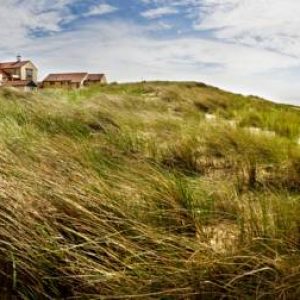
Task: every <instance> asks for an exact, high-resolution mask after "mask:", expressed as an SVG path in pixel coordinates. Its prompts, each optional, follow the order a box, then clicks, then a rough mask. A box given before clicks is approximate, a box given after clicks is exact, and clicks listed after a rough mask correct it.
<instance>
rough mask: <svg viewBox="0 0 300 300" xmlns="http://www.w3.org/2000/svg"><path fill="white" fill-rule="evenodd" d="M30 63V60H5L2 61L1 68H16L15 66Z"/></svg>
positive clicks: (18, 66)
mask: <svg viewBox="0 0 300 300" xmlns="http://www.w3.org/2000/svg"><path fill="white" fill-rule="evenodd" d="M27 63H29V60H24V61H14V62H4V63H0V69H15V68H21V67H23V66H24V65H26V64H27Z"/></svg>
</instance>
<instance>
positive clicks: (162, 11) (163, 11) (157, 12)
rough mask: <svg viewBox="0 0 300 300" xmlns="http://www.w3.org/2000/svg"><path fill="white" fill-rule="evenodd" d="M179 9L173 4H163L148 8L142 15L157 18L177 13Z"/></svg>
mask: <svg viewBox="0 0 300 300" xmlns="http://www.w3.org/2000/svg"><path fill="white" fill-rule="evenodd" d="M178 12H179V11H178V10H177V9H176V8H174V7H172V6H163V7H158V8H153V9H149V10H146V11H144V12H142V13H141V15H142V16H143V17H145V18H147V19H157V18H161V17H163V16H167V15H174V14H177V13H178Z"/></svg>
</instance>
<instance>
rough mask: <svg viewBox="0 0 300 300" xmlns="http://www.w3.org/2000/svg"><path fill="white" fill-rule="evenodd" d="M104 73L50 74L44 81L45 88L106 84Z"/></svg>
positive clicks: (74, 87) (72, 87) (71, 87)
mask: <svg viewBox="0 0 300 300" xmlns="http://www.w3.org/2000/svg"><path fill="white" fill-rule="evenodd" d="M106 83H107V80H106V76H105V75H104V74H88V73H60V74H50V75H48V76H47V77H46V78H45V79H44V80H43V82H42V87H43V88H67V89H79V88H82V87H84V86H91V85H95V84H106Z"/></svg>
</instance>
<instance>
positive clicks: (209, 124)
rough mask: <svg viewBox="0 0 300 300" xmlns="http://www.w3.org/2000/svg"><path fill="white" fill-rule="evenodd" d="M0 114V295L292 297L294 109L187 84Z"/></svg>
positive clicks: (125, 88) (25, 101) (41, 102)
mask: <svg viewBox="0 0 300 300" xmlns="http://www.w3.org/2000/svg"><path fill="white" fill-rule="evenodd" d="M0 106H1V110H0V149H1V157H0V220H1V225H2V226H1V229H0V266H1V267H0V281H1V286H0V298H1V299H132V298H136V299H200V298H201V299H298V298H299V297H300V285H299V282H300V248H299V247H300V246H299V245H300V244H299V242H300V232H299V228H300V222H299V213H300V194H299V192H300V191H299V186H300V148H299V145H298V144H297V142H296V141H297V135H298V129H297V126H298V121H299V110H298V109H296V108H292V107H286V106H283V105H275V104H272V103H271V102H267V101H264V100H262V99H259V98H256V97H244V96H241V95H234V94H231V93H227V92H224V91H221V90H219V89H216V88H213V87H210V86H207V85H204V84H199V83H193V82H188V83H176V82H161V83H160V82H149V83H148V82H142V83H137V84H118V85H106V86H94V87H91V88H86V89H83V90H80V91H64V90H60V91H51V90H47V91H42V92H40V93H37V94H32V95H31V94H25V93H21V92H18V91H14V90H12V89H7V90H6V89H1V90H0ZM205 113H209V114H213V115H216V118H214V119H213V121H212V120H206V119H205V117H204V116H205ZM281 114H282V116H281ZM285 117H287V118H288V119H289V120H290V122H287V121H284V120H283V119H284V118H285ZM281 121H282V122H281ZM254 128H256V129H254Z"/></svg>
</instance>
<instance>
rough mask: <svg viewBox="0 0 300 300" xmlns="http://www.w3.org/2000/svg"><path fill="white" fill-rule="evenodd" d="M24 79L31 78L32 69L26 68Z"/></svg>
mask: <svg viewBox="0 0 300 300" xmlns="http://www.w3.org/2000/svg"><path fill="white" fill-rule="evenodd" d="M26 80H33V70H32V69H26Z"/></svg>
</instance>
